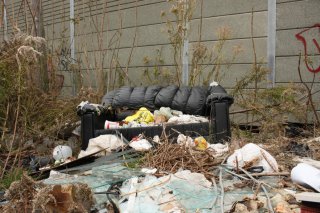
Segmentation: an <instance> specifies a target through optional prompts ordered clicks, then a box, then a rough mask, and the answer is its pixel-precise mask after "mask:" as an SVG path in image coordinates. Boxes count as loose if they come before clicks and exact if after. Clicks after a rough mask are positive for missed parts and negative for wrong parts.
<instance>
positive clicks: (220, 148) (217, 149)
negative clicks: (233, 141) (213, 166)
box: [208, 143, 229, 157]
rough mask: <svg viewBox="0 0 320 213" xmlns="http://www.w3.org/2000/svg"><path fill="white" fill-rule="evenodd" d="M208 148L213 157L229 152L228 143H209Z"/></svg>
mask: <svg viewBox="0 0 320 213" xmlns="http://www.w3.org/2000/svg"><path fill="white" fill-rule="evenodd" d="M208 150H210V151H213V156H214V157H221V156H223V155H225V154H226V153H228V152H229V145H228V144H227V143H226V144H221V143H216V144H209V146H208Z"/></svg>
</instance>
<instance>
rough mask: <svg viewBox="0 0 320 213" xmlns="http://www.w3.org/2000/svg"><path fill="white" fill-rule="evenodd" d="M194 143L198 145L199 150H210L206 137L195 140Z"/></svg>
mask: <svg viewBox="0 0 320 213" xmlns="http://www.w3.org/2000/svg"><path fill="white" fill-rule="evenodd" d="M194 143H195V145H196V149H197V150H202V151H204V150H206V149H207V148H208V143H207V141H206V139H204V137H197V138H195V139H194Z"/></svg>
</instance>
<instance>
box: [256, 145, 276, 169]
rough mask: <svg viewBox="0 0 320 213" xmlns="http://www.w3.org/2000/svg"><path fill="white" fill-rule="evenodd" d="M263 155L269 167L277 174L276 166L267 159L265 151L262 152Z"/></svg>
mask: <svg viewBox="0 0 320 213" xmlns="http://www.w3.org/2000/svg"><path fill="white" fill-rule="evenodd" d="M260 153H261V155H262V156H263V158H264V159H265V160H266V161H267V163H268V164H269V166H270V167H271V168H272V170H273V171H274V172H277V171H278V170H277V169H276V168H275V166H274V165H273V164H272V163H271V162H270V160H269V159H268V158H267V156H266V154H265V153H264V151H262V150H260Z"/></svg>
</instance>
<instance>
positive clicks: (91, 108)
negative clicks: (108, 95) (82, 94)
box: [77, 101, 105, 115]
mask: <svg viewBox="0 0 320 213" xmlns="http://www.w3.org/2000/svg"><path fill="white" fill-rule="evenodd" d="M104 111H105V107H104V106H102V105H100V104H92V103H89V101H82V102H81V103H80V104H79V105H78V106H77V114H78V115H84V114H85V113H87V112H94V113H96V114H97V115H100V114H101V113H102V112H104Z"/></svg>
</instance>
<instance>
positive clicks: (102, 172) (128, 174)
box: [43, 163, 145, 210]
mask: <svg viewBox="0 0 320 213" xmlns="http://www.w3.org/2000/svg"><path fill="white" fill-rule="evenodd" d="M142 175H145V174H144V173H142V172H141V171H140V170H136V169H129V168H127V167H125V166H122V165H121V164H119V163H114V164H109V165H102V166H96V167H95V166H91V170H90V172H86V173H85V174H83V175H81V174H77V175H69V176H65V174H62V173H61V174H60V175H59V173H56V175H55V176H52V177H50V178H48V179H46V180H44V181H43V183H44V184H46V185H58V184H59V185H61V184H73V183H83V184H87V185H88V186H89V187H90V189H91V190H92V192H93V194H94V195H93V197H94V200H95V201H96V202H95V205H94V208H95V209H98V210H99V209H103V208H104V207H105V204H106V203H107V202H108V198H107V195H106V193H104V194H101V192H106V191H107V190H108V189H109V188H110V186H111V185H113V184H115V183H118V182H122V181H125V180H127V179H130V178H132V177H134V176H142Z"/></svg>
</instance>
